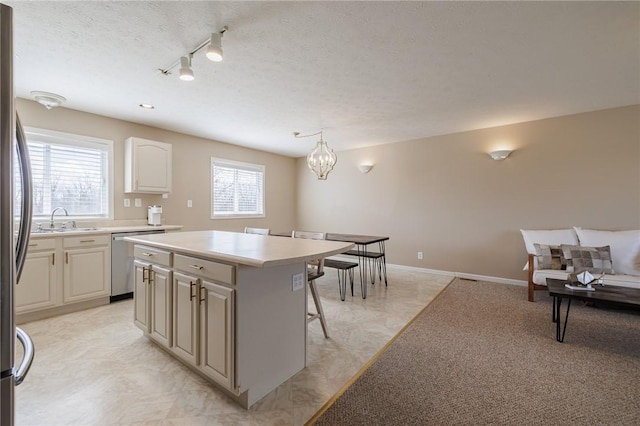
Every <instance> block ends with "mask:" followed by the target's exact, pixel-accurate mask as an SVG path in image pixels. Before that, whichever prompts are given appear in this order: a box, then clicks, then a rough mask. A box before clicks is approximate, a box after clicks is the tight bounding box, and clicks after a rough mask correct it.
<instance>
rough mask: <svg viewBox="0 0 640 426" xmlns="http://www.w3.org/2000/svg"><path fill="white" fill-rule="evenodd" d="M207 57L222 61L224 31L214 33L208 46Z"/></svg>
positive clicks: (211, 59)
mask: <svg viewBox="0 0 640 426" xmlns="http://www.w3.org/2000/svg"><path fill="white" fill-rule="evenodd" d="M206 55H207V58H208V59H209V60H210V61H213V62H221V61H222V33H212V34H211V41H210V42H209V47H207V53H206Z"/></svg>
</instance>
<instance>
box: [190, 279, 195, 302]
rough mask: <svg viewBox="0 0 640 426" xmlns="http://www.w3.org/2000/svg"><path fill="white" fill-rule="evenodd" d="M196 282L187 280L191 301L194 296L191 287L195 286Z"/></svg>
mask: <svg viewBox="0 0 640 426" xmlns="http://www.w3.org/2000/svg"><path fill="white" fill-rule="evenodd" d="M195 286H196V283H194V282H193V281H189V300H190V301H192V300H193V298H194V297H196V295H195V294H193V289H194V288H195Z"/></svg>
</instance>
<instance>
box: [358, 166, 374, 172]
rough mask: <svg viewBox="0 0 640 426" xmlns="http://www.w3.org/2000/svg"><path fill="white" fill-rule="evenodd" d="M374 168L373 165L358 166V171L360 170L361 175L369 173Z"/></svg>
mask: <svg viewBox="0 0 640 426" xmlns="http://www.w3.org/2000/svg"><path fill="white" fill-rule="evenodd" d="M372 168H373V164H360V165H359V166H358V170H360V173H369V171H370V170H371V169H372Z"/></svg>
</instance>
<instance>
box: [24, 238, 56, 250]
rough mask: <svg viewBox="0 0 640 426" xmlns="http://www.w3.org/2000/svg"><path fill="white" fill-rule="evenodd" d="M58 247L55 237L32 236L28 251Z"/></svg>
mask: <svg viewBox="0 0 640 426" xmlns="http://www.w3.org/2000/svg"><path fill="white" fill-rule="evenodd" d="M55 248H56V239H55V238H30V239H29V246H28V251H29V253H31V252H32V251H39V250H54V249H55Z"/></svg>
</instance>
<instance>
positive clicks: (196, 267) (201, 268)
mask: <svg viewBox="0 0 640 426" xmlns="http://www.w3.org/2000/svg"><path fill="white" fill-rule="evenodd" d="M189 268H193V269H197V270H198V271H201V270H203V269H204V266H200V265H189Z"/></svg>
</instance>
